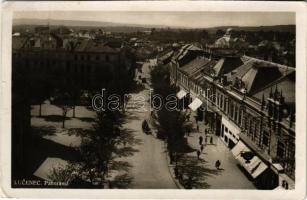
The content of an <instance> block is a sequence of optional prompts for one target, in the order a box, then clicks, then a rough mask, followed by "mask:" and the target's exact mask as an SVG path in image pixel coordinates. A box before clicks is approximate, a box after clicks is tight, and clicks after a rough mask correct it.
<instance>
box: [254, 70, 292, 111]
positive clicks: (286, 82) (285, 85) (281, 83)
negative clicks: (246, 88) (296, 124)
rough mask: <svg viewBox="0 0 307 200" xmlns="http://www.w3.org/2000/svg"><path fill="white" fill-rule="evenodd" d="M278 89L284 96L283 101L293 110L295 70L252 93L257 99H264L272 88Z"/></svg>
mask: <svg viewBox="0 0 307 200" xmlns="http://www.w3.org/2000/svg"><path fill="white" fill-rule="evenodd" d="M276 89H277V90H278V91H279V92H282V94H283V97H284V98H285V102H286V103H287V104H288V105H291V106H292V108H293V110H295V71H292V72H291V73H289V74H287V75H284V76H282V77H281V78H279V79H277V80H276V81H274V82H272V83H270V84H268V85H266V86H265V87H264V88H261V89H260V90H258V91H256V92H255V93H254V94H253V97H255V98H257V99H259V100H260V99H262V96H263V97H264V99H267V98H269V96H270V93H271V92H272V91H273V92H274V90H276Z"/></svg>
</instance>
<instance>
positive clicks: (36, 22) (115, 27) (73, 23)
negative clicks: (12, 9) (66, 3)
mask: <svg viewBox="0 0 307 200" xmlns="http://www.w3.org/2000/svg"><path fill="white" fill-rule="evenodd" d="M48 24H49V26H50V27H55V26H68V27H74V28H77V29H82V28H83V29H88V28H93V27H101V28H103V29H104V30H105V31H111V32H136V31H145V30H150V29H151V28H156V29H166V28H172V29H178V30H180V29H181V30H182V29H194V30H197V29H205V30H207V31H208V32H209V33H215V32H216V31H217V30H218V29H221V30H226V29H227V28H232V29H233V30H244V31H260V30H263V31H280V32H292V33H295V25H275V26H259V27H254V26H253V27H251V26H246V27H243V26H220V27H213V28H186V27H178V26H170V27H167V26H161V25H146V24H144V25H140V24H124V23H112V22H99V21H78V20H52V19H51V20H47V19H14V20H13V25H14V27H16V28H17V29H18V28H25V27H28V28H33V26H40V25H48Z"/></svg>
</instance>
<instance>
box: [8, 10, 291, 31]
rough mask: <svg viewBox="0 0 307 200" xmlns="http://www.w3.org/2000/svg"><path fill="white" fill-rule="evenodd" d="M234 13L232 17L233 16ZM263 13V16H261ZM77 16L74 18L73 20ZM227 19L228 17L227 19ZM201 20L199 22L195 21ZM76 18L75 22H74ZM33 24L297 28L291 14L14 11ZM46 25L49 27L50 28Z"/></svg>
mask: <svg viewBox="0 0 307 200" xmlns="http://www.w3.org/2000/svg"><path fill="white" fill-rule="evenodd" d="M230 13H231V14H230ZM260 13H261V14H260ZM72 16H74V17H72ZM225 16H227V17H225ZM196 18H197V19H198V20H197V21H196V20H195V19H196ZM72 19H73V20H72ZM31 21H36V23H37V24H35V25H38V23H41V24H39V25H44V23H45V24H46V23H47V24H49V25H66V24H67V22H76V24H75V25H76V26H78V23H79V24H80V25H82V24H84V23H88V24H87V26H97V25H100V23H101V24H102V25H103V24H105V26H118V25H121V26H138V27H142V26H145V27H149V26H152V27H159V28H166V27H171V28H186V29H193V28H196V29H197V28H216V27H223V26H228V27H229V26H237V27H257V26H278V25H295V14H294V13H289V12H274V13H273V12H252V13H251V12H249V13H245V12H193V13H192V12H122V11H121V12H115V11H114V12H84V11H78V12H77V11H73V12H60V11H56V12H15V13H14V20H13V24H14V25H29V24H30V23H31ZM47 24H46V25H47Z"/></svg>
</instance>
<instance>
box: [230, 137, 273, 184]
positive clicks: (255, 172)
mask: <svg viewBox="0 0 307 200" xmlns="http://www.w3.org/2000/svg"><path fill="white" fill-rule="evenodd" d="M231 151H232V153H233V155H234V156H235V158H236V159H237V160H238V161H239V163H240V164H241V166H243V167H244V169H245V170H246V171H247V172H248V173H249V174H250V175H251V176H252V177H253V178H254V179H255V178H257V177H258V176H259V175H260V174H261V173H262V172H264V171H265V170H266V169H267V168H268V166H267V165H266V164H265V163H264V162H263V161H262V160H261V159H260V158H259V157H258V156H256V155H255V154H254V153H253V152H252V151H251V150H250V149H249V148H248V147H247V146H246V145H245V144H244V143H243V142H242V141H239V142H238V143H237V145H236V146H235V147H234V148H233V149H232V150H231ZM244 154H250V155H252V156H250V155H249V156H248V157H249V159H247V158H246V157H244Z"/></svg>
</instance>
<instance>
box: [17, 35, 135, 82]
mask: <svg viewBox="0 0 307 200" xmlns="http://www.w3.org/2000/svg"><path fill="white" fill-rule="evenodd" d="M12 64H13V67H15V68H18V69H20V70H22V71H24V72H26V73H27V74H28V75H29V76H42V75H45V76H51V77H52V80H53V82H54V83H55V84H57V83H58V84H68V83H74V84H77V85H79V86H82V87H83V88H89V87H99V86H102V85H103V83H105V82H107V81H109V80H110V79H112V77H114V76H117V75H118V74H119V72H120V71H121V70H127V71H129V72H131V74H130V75H131V76H133V75H134V71H135V70H134V67H135V65H134V64H135V56H134V53H133V50H132V49H131V48H129V47H127V46H124V45H122V46H120V47H111V46H110V45H108V44H107V41H100V40H99V41H95V40H93V39H77V38H73V37H66V36H65V37H61V36H58V35H55V34H49V33H48V34H45V35H38V36H32V37H22V36H18V37H13V57H12Z"/></svg>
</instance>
